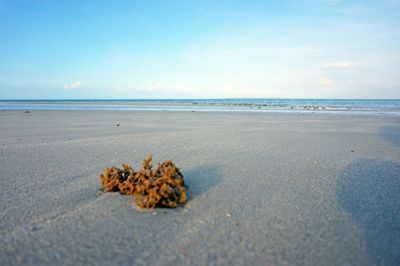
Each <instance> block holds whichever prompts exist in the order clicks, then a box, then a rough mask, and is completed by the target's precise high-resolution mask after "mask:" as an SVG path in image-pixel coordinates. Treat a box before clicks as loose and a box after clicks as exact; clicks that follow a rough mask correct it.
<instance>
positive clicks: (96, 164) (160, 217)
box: [0, 111, 400, 265]
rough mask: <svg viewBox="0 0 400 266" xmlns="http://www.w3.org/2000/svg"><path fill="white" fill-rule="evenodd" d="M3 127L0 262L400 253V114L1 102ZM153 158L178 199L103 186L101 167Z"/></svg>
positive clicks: (339, 259)
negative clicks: (185, 192) (171, 179)
mask: <svg viewBox="0 0 400 266" xmlns="http://www.w3.org/2000/svg"><path fill="white" fill-rule="evenodd" d="M116 121H119V122H120V126H119V127H116V126H115V124H116ZM0 125H1V126H0V167H1V179H0V187H1V189H0V235H1V238H0V265H14V264H24V265H29V264H38V265H130V264H139V265H140V264H143V265H145V264H146V265H164V264H169V265H188V264H196V265H197V264H198V265H205V264H225V265H231V264H247V265H265V264H299V265H345V264H355V265H370V264H385V265H395V264H398V262H399V261H400V222H399V221H400V118H396V117H384V116H375V117H368V116H345V115H341V116H340V115H322V114H321V115H316V114H314V115H313V114H305V115H300V114H265V113H264V114H262V113H251V114H250V113H211V112H210V113H198V112H195V113H192V112H123V111H31V112H30V113H24V112H23V111H1V112H0ZM149 153H152V154H153V156H154V159H155V161H162V160H165V159H173V160H174V162H175V163H176V164H177V166H178V167H180V168H181V170H182V172H183V174H184V175H185V180H186V183H187V185H188V187H189V202H188V203H187V204H186V205H185V206H184V207H183V208H177V209H155V210H150V211H143V210H139V209H138V208H137V207H136V206H135V204H134V202H133V199H132V198H131V197H129V196H121V195H119V194H117V193H103V192H102V190H101V185H100V181H99V178H98V176H99V174H100V173H101V172H102V169H103V168H104V167H106V166H111V165H121V164H122V163H124V162H128V163H131V164H134V165H135V167H136V168H137V167H138V166H139V164H140V163H141V161H142V159H143V158H144V157H145V156H146V155H147V154H149Z"/></svg>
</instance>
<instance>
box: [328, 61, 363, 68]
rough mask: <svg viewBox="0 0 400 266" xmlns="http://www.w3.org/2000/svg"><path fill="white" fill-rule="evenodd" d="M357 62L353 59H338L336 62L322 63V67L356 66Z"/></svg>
mask: <svg viewBox="0 0 400 266" xmlns="http://www.w3.org/2000/svg"><path fill="white" fill-rule="evenodd" d="M356 65H357V63H356V62H353V61H338V62H328V63H325V64H324V68H336V69H338V68H339V69H341V68H350V67H354V66H356Z"/></svg>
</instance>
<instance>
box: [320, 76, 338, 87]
mask: <svg viewBox="0 0 400 266" xmlns="http://www.w3.org/2000/svg"><path fill="white" fill-rule="evenodd" d="M318 81H319V84H321V85H323V86H324V87H332V86H333V85H334V84H335V82H334V81H333V80H331V79H328V78H326V77H319V80H318Z"/></svg>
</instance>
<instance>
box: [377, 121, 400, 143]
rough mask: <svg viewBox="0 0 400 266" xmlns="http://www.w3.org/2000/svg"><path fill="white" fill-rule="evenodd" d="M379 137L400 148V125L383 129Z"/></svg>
mask: <svg viewBox="0 0 400 266" xmlns="http://www.w3.org/2000/svg"><path fill="white" fill-rule="evenodd" d="M379 136H381V137H382V138H383V139H384V140H386V141H388V142H390V143H392V144H394V145H396V146H397V147H400V125H396V126H389V127H383V128H382V129H381V130H380V131H379Z"/></svg>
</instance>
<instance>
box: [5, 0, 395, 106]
mask: <svg viewBox="0 0 400 266" xmlns="http://www.w3.org/2000/svg"><path fill="white" fill-rule="evenodd" d="M399 73H400V0H379V1H378V0H363V1H361V0H353V1H352V0H293V1H289V0H286V1H285V0H284V1H218V0H214V1H207V0H205V1H200V0H198V1H189V0H180V1H174V0H171V1H161V0H160V1H151V0H150V1H149V0H147V1H123V0H120V1H85V0H80V1H74V0H70V1H62V0H58V1H45V0H42V1H41V0H27V1H20V0H7V1H4V0H0V99H81V98H83V99H86V98H95V99H99V98H117V99H119V98H231V97H251V98H257V97H258V98H259V97H263V98H269V97H273V98H276V97H279V98H400V74H399Z"/></svg>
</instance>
